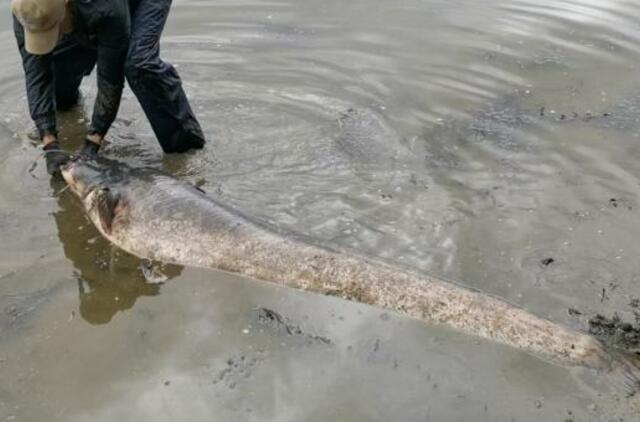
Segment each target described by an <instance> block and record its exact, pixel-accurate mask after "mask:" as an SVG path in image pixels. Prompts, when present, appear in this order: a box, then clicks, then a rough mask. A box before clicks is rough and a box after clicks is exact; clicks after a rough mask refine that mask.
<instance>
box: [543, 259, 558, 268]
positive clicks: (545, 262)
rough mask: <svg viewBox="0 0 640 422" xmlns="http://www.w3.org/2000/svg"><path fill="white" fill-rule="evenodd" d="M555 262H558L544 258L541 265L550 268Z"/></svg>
mask: <svg viewBox="0 0 640 422" xmlns="http://www.w3.org/2000/svg"><path fill="white" fill-rule="evenodd" d="M554 262H556V260H555V259H553V258H544V259H543V260H541V261H540V263H541V264H542V265H543V266H545V267H548V266H549V265H551V264H553V263H554Z"/></svg>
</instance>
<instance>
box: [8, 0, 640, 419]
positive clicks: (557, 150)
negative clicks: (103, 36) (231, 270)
mask: <svg viewBox="0 0 640 422" xmlns="http://www.w3.org/2000/svg"><path fill="white" fill-rule="evenodd" d="M2 10H3V12H4V13H5V14H6V15H7V16H8V14H9V11H8V6H7V5H4V6H2ZM638 12H640V6H639V5H637V3H635V2H632V1H622V0H615V1H605V0H598V1H596V0H582V1H563V0H556V1H537V2H534V1H531V0H504V1H496V0H488V1H483V2H477V1H471V0H458V1H446V2H445V1H433V0H428V1H405V2H402V4H397V3H392V2H389V1H380V0H368V1H366V2H365V1H360V0H356V1H351V2H348V3H346V4H345V3H344V2H333V1H328V2H327V1H324V2H319V1H313V2H311V1H298V2H293V3H289V2H269V1H243V2H228V3H224V2H211V1H176V2H175V4H174V8H173V12H172V16H171V19H170V22H169V25H168V27H167V30H166V33H165V38H164V41H163V55H164V57H165V58H166V59H168V60H170V61H171V62H172V63H174V64H176V65H177V66H178V69H179V71H180V73H181V75H182V78H183V80H184V84H185V87H186V89H187V91H188V93H189V96H190V98H191V100H192V105H193V107H194V109H195V110H196V112H197V115H198V117H199V119H200V121H201V123H202V125H203V128H204V129H205V132H206V133H207V136H208V138H209V140H210V141H209V143H208V145H207V147H206V149H205V150H204V151H201V152H198V153H195V154H190V155H186V156H181V157H164V158H163V157H162V156H161V154H160V150H159V148H158V146H157V144H156V143H155V140H154V138H153V134H152V132H151V130H150V128H149V126H148V124H147V123H146V122H145V119H144V116H143V114H142V112H141V111H140V109H139V107H138V105H137V103H136V100H135V98H134V97H133V96H132V94H131V93H130V92H129V91H127V93H126V94H125V99H124V103H123V105H122V109H121V112H120V118H119V120H118V121H117V122H116V125H115V127H114V128H113V130H112V132H111V133H110V139H109V141H110V144H109V146H108V148H107V149H106V150H105V153H107V154H109V155H111V156H114V157H117V158H120V159H123V160H126V161H128V162H130V163H131V164H132V165H151V166H157V167H163V168H165V169H166V170H168V171H170V172H172V173H174V174H176V175H177V176H179V177H181V178H184V179H186V180H189V181H192V182H194V183H197V184H198V185H200V186H202V187H203V189H205V190H206V191H207V192H208V194H209V195H211V196H214V197H216V198H219V199H220V200H223V201H225V202H226V203H228V204H230V205H232V206H234V207H237V208H239V209H241V210H242V211H243V213H245V214H247V215H250V216H252V217H253V218H255V219H256V220H262V221H266V222H268V223H270V224H273V225H276V226H280V227H285V228H287V229H290V230H293V231H297V232H301V233H305V234H307V235H310V236H312V237H314V238H316V239H318V241H322V242H327V243H329V244H333V245H336V246H341V247H350V248H353V249H355V250H357V251H359V252H362V253H367V254H370V255H373V256H377V257H381V258H384V259H386V260H388V261H390V262H392V263H394V264H396V265H399V266H405V267H408V268H414V269H418V270H421V271H425V272H429V273H432V274H435V275H438V276H441V277H444V278H448V279H452V280H456V281H457V282H460V283H463V284H465V285H468V286H470V287H474V288H477V289H480V290H482V291H484V292H487V293H490V294H493V295H497V296H499V297H502V298H504V299H506V300H508V301H511V302H514V303H517V304H519V305H521V306H523V307H525V308H527V309H529V310H531V311H532V312H534V313H536V314H538V315H541V316H547V317H549V318H551V319H553V320H554V321H558V322H561V323H564V324H568V325H570V326H572V327H575V328H579V329H584V328H586V322H587V320H588V318H589V317H590V316H592V315H594V314H596V313H602V314H605V315H607V316H611V315H613V314H614V313H616V312H617V313H618V314H620V315H621V316H622V317H623V318H624V319H626V320H628V321H630V322H632V321H634V311H637V310H636V309H634V308H633V307H632V306H631V304H632V300H633V299H638V298H640V267H639V266H638V264H637V261H636V259H635V257H636V256H638V254H639V253H640V243H639V242H638V241H637V239H638V235H640V225H638V224H637V220H638V205H639V204H638V201H639V198H640V196H639V193H640V186H639V184H638V180H639V179H638V176H639V175H640V164H638V162H637V160H636V159H635V158H636V156H637V155H638V153H639V152H640V149H639V147H638V140H637V138H638V136H639V133H640V132H639V129H640V85H639V84H638V83H637V75H638V69H637V63H638V60H639V59H640V54H639V53H640V47H638V46H640V43H639V42H638V41H639V38H640V31H639V30H638V27H637V22H636V19H635V16H638ZM9 23H10V21H9V19H7V20H5V21H3V23H2V24H1V25H0V29H2V31H3V33H4V34H5V37H3V38H2V39H3V40H4V41H3V42H0V52H2V53H3V57H5V58H6V60H5V62H6V64H5V65H3V69H2V73H1V74H0V93H1V94H2V95H1V99H0V102H1V104H0V113H1V114H2V116H1V117H2V122H3V126H4V128H3V129H2V132H1V134H0V144H1V145H2V148H3V151H4V152H3V154H2V155H1V156H0V238H2V239H3V240H5V241H4V242H0V311H1V313H0V333H2V335H1V337H0V380H2V381H0V420H2V418H4V419H7V420H14V419H15V420H35V421H37V420H43V419H45V418H46V419H54V420H55V419H58V420H86V419H87V417H88V416H87V415H91V418H92V419H95V420H114V419H116V418H119V419H122V420H139V419H141V418H142V419H151V418H153V419H154V420H181V419H183V418H186V417H189V418H190V419H192V420H211V418H213V419H214V420H230V419H236V420H278V421H280V420H292V421H293V420H309V421H312V420H349V421H360V420H362V421H370V420H389V419H399V420H407V421H413V420H416V421H417V420H420V421H424V420H433V421H440V420H512V419H513V420H517V421H528V420H531V421H534V420H565V419H566V420H571V419H575V420H611V419H612V418H613V417H614V416H616V415H622V416H623V417H626V418H627V420H633V419H632V418H633V417H634V413H633V412H634V411H636V409H637V408H635V409H634V408H633V404H632V403H628V401H625V400H622V401H620V402H616V401H615V399H614V398H612V397H611V393H610V391H609V389H608V387H607V386H605V385H603V384H602V380H601V379H600V378H599V377H597V376H595V374H591V373H589V372H587V371H580V370H574V369H566V368H558V367H554V366H551V365H548V364H546V363H544V362H541V361H539V360H537V359H535V358H532V357H529V356H526V355H523V354H521V353H517V352H515V351H512V350H508V349H505V348H502V347H498V346H496V345H492V344H488V343H486V342H477V340H476V339H474V338H471V337H466V336H461V335H459V334H456V333H453V332H450V331H447V330H444V329H442V328H438V327H425V326H424V325H423V324H418V323H415V322H411V321H408V320H405V319H401V318H397V317H395V316H389V317H388V318H387V317H386V316H385V317H384V318H383V319H381V318H380V311H377V310H373V309H371V308H367V307H362V306H357V305H352V304H346V303H343V302H340V301H336V300H333V299H328V298H320V297H315V296H309V295H303V294H299V293H294V292H288V291H283V290H279V289H275V288H271V287H264V286H260V285H258V284H255V283H253V282H250V281H246V280H240V279H237V278H235V277H232V276H229V275H225V274H221V273H217V272H207V271H195V270H191V269H182V268H178V267H167V268H163V269H162V271H163V272H164V273H165V274H166V275H167V276H169V277H171V278H172V279H171V281H170V282H168V283H166V284H163V285H158V284H149V283H147V282H146V281H145V279H144V277H143V276H142V274H141V271H140V270H139V265H140V263H139V261H138V260H137V259H135V258H133V257H130V256H127V255H125V254H123V253H121V252H119V251H117V250H116V249H115V248H112V247H111V246H109V245H108V244H107V243H106V242H105V241H104V240H102V239H101V238H100V237H99V235H98V233H97V232H96V230H95V229H94V228H93V227H92V226H91V224H90V223H89V222H88V221H87V220H86V218H85V217H84V216H83V214H82V212H81V210H80V208H79V206H78V204H77V203H76V201H74V199H73V198H72V197H71V195H70V194H69V192H63V193H59V191H60V189H61V186H58V185H56V184H55V183H51V182H50V181H49V179H48V178H47V177H46V175H45V173H44V168H43V165H42V160H40V159H39V158H40V157H39V151H38V149H36V148H34V146H33V145H32V144H31V142H30V141H29V140H28V139H27V137H26V132H27V131H28V129H29V126H30V122H29V119H28V116H27V114H26V100H25V98H24V92H23V79H22V74H21V68H20V65H19V61H18V55H17V51H16V48H15V43H14V42H13V38H12V35H11V32H10V26H9ZM83 89H84V91H83V92H84V94H85V97H86V98H87V101H86V102H87V104H91V102H92V96H93V94H94V88H93V83H92V82H91V81H90V82H88V83H86V84H85V86H84V87H83ZM89 108H90V107H85V109H87V110H88V109H89ZM84 112H85V111H83V110H82V109H79V110H75V111H73V112H70V113H67V114H65V115H64V116H61V122H62V127H61V129H62V136H63V137H64V138H65V140H66V143H65V145H66V147H67V148H68V149H70V150H72V149H74V148H77V147H78V146H79V143H80V139H81V137H82V136H83V130H84V125H85V123H84V121H83V120H82V119H84V118H85V115H84ZM34 163H36V164H37V165H36V166H35V167H34ZM548 258H552V259H553V262H552V263H551V264H550V265H544V264H542V261H543V260H545V259H548ZM546 262H549V261H546ZM260 307H267V308H270V309H274V310H275V311H277V312H278V313H280V314H282V315H283V316H285V317H287V318H289V319H290V320H291V321H294V323H295V324H297V325H299V326H302V327H304V328H305V330H307V329H308V330H311V332H312V333H313V334H314V335H316V334H318V335H323V336H326V337H327V338H329V339H330V340H331V345H330V346H327V345H325V344H323V343H317V342H312V343H311V344H307V340H308V338H307V337H304V336H302V337H301V338H299V336H298V337H296V336H293V337H291V336H286V335H285V336H283V335H282V333H280V332H278V331H277V330H276V331H273V330H271V331H270V330H269V329H268V327H267V328H265V327H262V328H258V326H259V324H257V322H256V320H255V315H254V312H255V311H254V309H255V308H260ZM569 309H575V310H578V311H579V312H580V313H581V314H580V315H576V314H575V313H573V315H572V314H570V313H569V312H568V310H569ZM260 329H262V330H263V331H262V332H260ZM244 330H247V331H246V332H245V331H244ZM476 343H477V344H476ZM242 356H245V360H246V362H251V363H246V364H245V363H239V364H238V366H237V367H236V366H234V364H236V363H238V362H242V360H241V357H242ZM229 359H231V360H232V362H233V363H232V364H231V365H228V364H227V360H229ZM238 360H239V361H238ZM254 360H255V361H254ZM228 366H229V367H230V369H229V370H227V367H228ZM238 368H239V369H238ZM240 369H243V371H240ZM220 374H222V378H220ZM247 374H248V375H247ZM219 378H220V379H219ZM167 382H168V384H167V385H165V384H166V383H167ZM232 385H233V387H232ZM569 411H570V412H571V413H569ZM635 416H637V414H636V415H635Z"/></svg>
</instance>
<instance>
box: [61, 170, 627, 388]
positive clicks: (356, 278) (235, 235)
mask: <svg viewBox="0 0 640 422" xmlns="http://www.w3.org/2000/svg"><path fill="white" fill-rule="evenodd" d="M62 175H63V177H64V179H65V181H66V182H67V184H68V185H69V186H70V188H71V190H72V191H73V192H74V193H75V194H76V195H77V196H78V197H79V198H80V199H81V200H82V203H83V205H84V207H85V210H86V212H87V214H88V216H89V217H90V219H91V221H92V222H93V223H94V224H95V226H96V227H97V228H98V230H99V231H100V232H101V233H102V234H103V235H104V236H105V237H106V238H107V239H109V240H110V241H111V242H112V243H113V244H115V245H117V246H118V247H120V248H122V249H124V250H125V251H127V252H129V253H131V254H134V255H136V256H138V257H140V258H146V259H152V260H157V261H162V262H167V263H174V264H180V265H187V266H196V267H208V268H217V269H220V270H224V271H230V272H234V273H239V274H243V275H245V276H248V277H251V278H254V279H258V280H263V281H268V282H271V283H276V284H280V285H284V286H288V287H293V288H296V289H300V290H305V291H310V292H317V293H322V294H328V295H332V296H339V297H342V298H344V299H348V300H353V301H357V302H362V303H366V304H370V305H374V306H378V307H380V308H384V309H389V310H392V311H395V312H398V313H401V314H405V315H408V316H409V317H412V318H416V319H421V320H424V321H428V322H430V323H438V324H444V325H447V326H450V327H452V328H455V329H457V330H460V331H463V332H465V333H468V334H472V335H476V336H480V337H484V338H487V339H491V340H493V341H496V342H499V343H503V344H506V345H509V346H511V347H515V348H518V349H521V350H524V351H526V352H529V353H533V354H535V355H538V356H540V357H542V358H544V359H547V360H549V361H551V362H555V363H559V364H563V365H571V366H584V367H588V368H593V369H596V370H598V371H602V372H604V373H606V374H609V375H611V376H613V377H614V379H615V380H616V381H617V382H619V381H622V382H623V383H624V385H625V387H626V388H627V390H628V391H629V392H630V393H633V392H635V391H636V390H640V381H639V379H640V368H639V367H638V363H637V362H634V361H633V360H632V359H635V357H629V356H622V355H621V354H620V353H618V352H614V351H612V350H609V349H607V348H606V347H605V346H604V345H603V344H602V343H601V342H600V341H598V340H597V339H595V338H594V337H592V336H590V335H587V334H584V333H580V332H578V331H575V330H572V329H570V328H567V327H564V326H561V325H558V324H555V323H553V322H551V321H548V320H546V319H543V318H540V317H537V316H535V315H532V314H531V313H529V312H526V311H524V310H523V309H520V308H518V307H515V306H513V305H511V304H509V303H506V302H504V301H502V300H499V299H496V298H494V297H491V296H489V295H487V294H483V293H480V292H478V291H473V290H470V289H467V288H463V287H461V286H458V285H456V284H454V283H451V282H447V281H444V280H441V279H438V278H435V277H432V276H428V275H424V274H418V273H415V272H412V271H407V270H405V269H400V268H396V267H393V266H390V265H388V264H385V263H382V262H378V261H376V260H375V259H372V258H368V257H363V256H359V255H357V254H354V253H347V252H344V251H336V250H332V249H329V248H326V247H322V246H318V245H314V244H313V243H312V242H310V241H309V240H307V239H303V238H301V237H300V236H296V235H292V234H284V233H281V232H279V231H277V230H274V229H273V228H269V227H266V226H264V225H262V224H259V223H256V222H254V221H252V220H251V219H250V218H247V217H245V216H243V215H242V214H241V213H239V212H237V211H236V210H232V209H230V208H229V207H228V206H225V205H224V204H221V203H219V202H217V201H216V200H214V199H212V198H210V197H208V196H207V195H205V194H204V193H203V192H202V191H201V190H199V189H198V188H196V187H194V186H192V185H190V184H188V183H185V182H182V181H179V180H177V179H175V178H174V177H172V176H170V175H168V174H165V173H162V172H160V171H158V170H155V169H148V168H132V167H129V166H127V165H125V164H122V163H119V162H116V161H111V160H107V159H104V158H101V159H99V160H97V161H85V160H81V159H79V160H75V161H72V162H71V163H69V164H68V165H67V166H66V167H65V168H63V170H62Z"/></svg>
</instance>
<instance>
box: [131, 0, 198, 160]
mask: <svg viewBox="0 0 640 422" xmlns="http://www.w3.org/2000/svg"><path fill="white" fill-rule="evenodd" d="M129 6H130V11H131V41H130V44H129V52H128V55H127V62H126V64H125V75H126V77H127V82H128V83H129V86H130V87H131V89H132V90H133V92H134V94H135V95H136V97H137V98H138V101H139V102H140V105H141V106H142V109H143V110H144V113H145V114H146V116H147V119H149V122H150V123H151V127H152V128H153V131H154V133H155V135H156V137H157V138H158V141H159V142H160V145H161V146H162V149H163V150H164V152H168V153H171V152H184V151H186V150H189V149H191V148H202V147H203V146H204V143H205V139H204V135H203V133H202V129H201V128H200V124H199V123H198V121H197V120H196V117H195V115H194V114H193V111H192V110H191V106H190V105H189V101H188V100H187V96H186V94H185V93H184V90H183V89H182V82H181V81H180V76H178V72H176V70H175V68H174V67H173V66H171V65H170V64H168V63H165V62H164V61H162V59H160V36H161V35H162V31H163V29H164V25H165V23H166V21H167V17H168V15H169V9H170V8H171V0H130V1H129Z"/></svg>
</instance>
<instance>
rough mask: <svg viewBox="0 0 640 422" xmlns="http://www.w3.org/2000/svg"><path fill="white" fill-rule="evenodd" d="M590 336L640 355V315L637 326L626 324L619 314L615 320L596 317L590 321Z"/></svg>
mask: <svg viewBox="0 0 640 422" xmlns="http://www.w3.org/2000/svg"><path fill="white" fill-rule="evenodd" d="M589 334H592V335H594V336H596V337H597V338H598V339H600V340H601V341H603V342H604V343H606V344H608V345H610V346H613V347H616V348H618V349H622V350H625V351H628V352H632V353H636V354H640V314H638V313H636V324H635V325H634V324H631V323H628V322H624V321H622V320H621V319H620V317H619V316H618V315H617V314H614V316H613V318H607V317H605V316H602V315H599V314H598V315H596V316H595V317H593V318H591V319H590V320H589Z"/></svg>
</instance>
